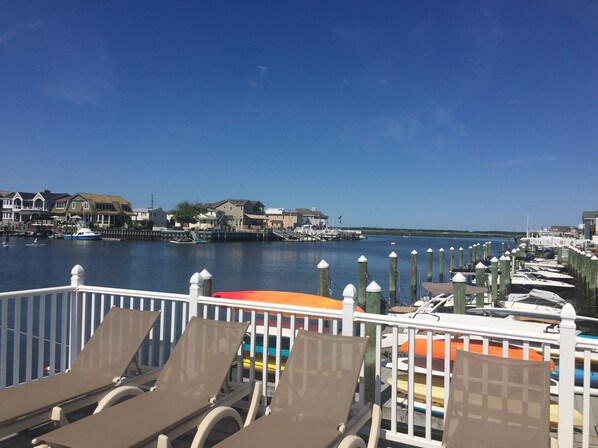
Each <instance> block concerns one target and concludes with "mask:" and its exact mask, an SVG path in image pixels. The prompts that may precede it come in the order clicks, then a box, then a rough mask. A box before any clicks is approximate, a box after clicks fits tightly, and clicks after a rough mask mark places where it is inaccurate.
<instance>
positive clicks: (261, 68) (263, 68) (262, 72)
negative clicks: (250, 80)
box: [257, 65, 268, 76]
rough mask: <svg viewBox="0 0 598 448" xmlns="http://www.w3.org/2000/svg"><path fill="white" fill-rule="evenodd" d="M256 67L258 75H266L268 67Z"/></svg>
mask: <svg viewBox="0 0 598 448" xmlns="http://www.w3.org/2000/svg"><path fill="white" fill-rule="evenodd" d="M257 69H258V71H259V72H260V75H262V76H266V73H268V67H266V66H265V65H258V66H257Z"/></svg>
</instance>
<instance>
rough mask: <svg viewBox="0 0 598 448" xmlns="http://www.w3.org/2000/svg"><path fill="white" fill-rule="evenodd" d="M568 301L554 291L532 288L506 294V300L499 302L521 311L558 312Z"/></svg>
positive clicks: (506, 306)
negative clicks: (522, 291) (526, 290)
mask: <svg viewBox="0 0 598 448" xmlns="http://www.w3.org/2000/svg"><path fill="white" fill-rule="evenodd" d="M567 303H568V302H567V301H566V300H565V299H563V298H562V297H561V296H559V295H558V294H556V293H554V292H550V291H543V290H541V289H532V290H531V291H530V292H528V293H524V294H514V293H511V294H509V295H508V296H507V298H506V300H501V301H500V302H499V304H500V306H502V307H504V308H511V309H515V310H523V311H526V310H527V311H530V310H531V311H553V312H556V313H560V312H561V309H562V308H563V307H564V306H565V305H566V304H567Z"/></svg>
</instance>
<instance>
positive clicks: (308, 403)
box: [216, 330, 380, 448]
mask: <svg viewBox="0 0 598 448" xmlns="http://www.w3.org/2000/svg"><path fill="white" fill-rule="evenodd" d="M366 345H367V338H358V337H347V336H336V335H329V334H319V333H315V332H309V331H304V330H300V331H299V333H298V335H297V339H296V341H295V344H294V345H293V347H292V350H291V354H290V356H289V359H288V361H287V363H286V365H285V369H284V372H283V374H282V376H281V378H280V382H279V383H278V386H277V387H276V391H275V392H274V396H273V398H272V402H271V404H270V406H269V407H268V409H267V410H266V415H265V416H263V417H261V418H259V419H257V420H256V421H255V422H253V423H251V424H250V425H249V426H247V427H245V428H243V429H241V430H240V431H238V432H236V433H235V434H233V435H231V436H230V437H228V438H227V439H225V440H224V441H222V442H221V443H219V444H217V445H216V447H218V448H237V447H240V446H247V447H260V448H262V447H263V448H270V447H271V448H279V447H284V448H325V447H333V446H340V447H365V443H364V442H363V440H362V439H360V438H359V437H357V436H355V435H354V434H355V433H356V432H357V431H358V430H359V429H360V428H361V427H362V426H363V425H364V424H365V423H366V422H367V421H368V420H370V418H371V419H372V425H371V432H370V439H369V445H368V446H369V447H370V448H371V447H375V446H377V442H378V434H379V428H380V407H379V406H375V407H374V412H373V416H372V406H370V405H367V406H363V407H362V408H361V409H360V410H359V411H358V412H357V413H356V415H355V417H353V418H352V419H351V420H350V421H349V422H347V419H348V416H349V413H350V408H351V404H352V403H353V401H354V397H355V388H356V386H357V380H358V378H359V373H360V369H361V365H362V363H363V359H364V355H365V349H366Z"/></svg>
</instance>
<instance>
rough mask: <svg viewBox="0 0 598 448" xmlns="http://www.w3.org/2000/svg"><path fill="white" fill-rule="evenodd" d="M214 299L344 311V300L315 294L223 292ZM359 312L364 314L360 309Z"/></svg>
mask: <svg viewBox="0 0 598 448" xmlns="http://www.w3.org/2000/svg"><path fill="white" fill-rule="evenodd" d="M212 296H213V297H220V298H226V299H233V300H248V301H251V302H261V303H275V304H277V305H294V306H307V307H311V308H324V309H330V310H341V309H343V302H342V300H335V299H330V298H328V297H323V296H317V295H314V294H304V293H300V292H287V291H223V292H216V293H214V294H212ZM357 311H359V312H361V313H363V310H362V309H361V308H360V307H357Z"/></svg>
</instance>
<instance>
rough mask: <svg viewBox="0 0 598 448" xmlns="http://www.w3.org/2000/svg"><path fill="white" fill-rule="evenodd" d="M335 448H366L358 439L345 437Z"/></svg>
mask: <svg viewBox="0 0 598 448" xmlns="http://www.w3.org/2000/svg"><path fill="white" fill-rule="evenodd" d="M337 448H366V446H365V442H364V441H363V440H361V439H360V438H359V437H357V436H347V437H345V438H344V439H343V440H342V441H341V443H339V444H338V446H337Z"/></svg>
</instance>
